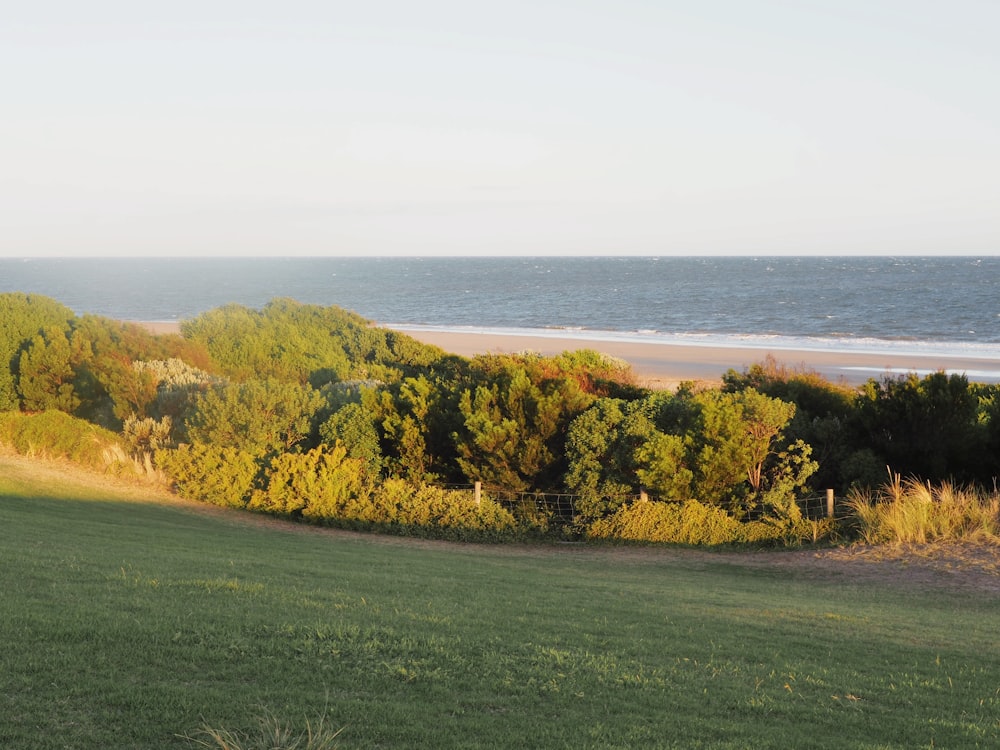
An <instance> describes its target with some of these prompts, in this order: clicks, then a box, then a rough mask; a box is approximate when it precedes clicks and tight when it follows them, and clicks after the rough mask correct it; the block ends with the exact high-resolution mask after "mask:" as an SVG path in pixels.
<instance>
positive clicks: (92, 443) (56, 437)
mask: <svg viewBox="0 0 1000 750" xmlns="http://www.w3.org/2000/svg"><path fill="white" fill-rule="evenodd" d="M0 443H3V444H6V445H9V446H10V447H11V448H13V449H14V450H16V451H17V452H18V453H21V454H22V455H25V456H41V457H44V458H62V459H68V460H70V461H73V462H74V463H78V464H80V465H82V466H85V467H86V468H88V469H96V470H97V471H101V472H111V473H115V474H122V473H126V474H129V473H134V472H135V466H134V464H133V462H132V461H131V460H130V459H129V458H128V456H127V454H126V451H125V450H124V447H123V446H122V443H121V440H120V439H119V438H118V436H117V435H115V433H113V432H111V431H109V430H105V429H104V428H102V427H98V426H96V425H93V424H90V423H89V422H86V421H84V420H82V419H78V418H76V417H73V416H70V415H69V414H66V413H65V412H62V411H54V410H53V411H44V412H40V413H38V414H23V413H21V412H3V413H0Z"/></svg>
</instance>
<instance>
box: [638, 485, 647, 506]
mask: <svg viewBox="0 0 1000 750" xmlns="http://www.w3.org/2000/svg"><path fill="white" fill-rule="evenodd" d="M648 500H649V495H647V494H646V488H645V487H640V488H639V502H640V503H645V502H647V501H648Z"/></svg>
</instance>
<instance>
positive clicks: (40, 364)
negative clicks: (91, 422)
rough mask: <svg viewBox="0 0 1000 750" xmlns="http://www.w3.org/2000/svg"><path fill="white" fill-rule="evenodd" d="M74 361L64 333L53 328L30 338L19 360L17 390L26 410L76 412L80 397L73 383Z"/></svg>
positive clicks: (68, 341)
mask: <svg viewBox="0 0 1000 750" xmlns="http://www.w3.org/2000/svg"><path fill="white" fill-rule="evenodd" d="M74 359H75V358H74V356H73V350H72V349H71V347H70V340H69V338H68V337H67V336H66V332H65V331H64V330H63V329H61V328H56V327H54V326H53V327H51V328H46V329H45V330H44V331H42V333H39V334H37V335H35V336H34V337H32V339H31V342H30V343H29V344H28V345H27V347H26V348H25V350H24V352H23V353H22V354H21V357H20V359H19V360H18V372H19V374H20V377H19V378H18V390H19V391H20V395H21V402H22V403H23V405H24V409H25V410H27V411H45V410H47V409H58V410H60V411H64V412H66V413H67V414H72V413H73V412H74V411H76V409H77V407H78V406H79V405H80V397H79V396H78V395H77V393H76V391H75V388H74V382H73V381H74V378H75V372H74V367H73V366H74V364H75V362H74Z"/></svg>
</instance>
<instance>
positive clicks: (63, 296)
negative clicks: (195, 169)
mask: <svg viewBox="0 0 1000 750" xmlns="http://www.w3.org/2000/svg"><path fill="white" fill-rule="evenodd" d="M998 282H1000V257H981V258H977V257H961V258H956V257H947V258H945V257H930V258H911V257H902V258H890V257H863V258H857V257H828V258H821V257H800V258H794V257H791V258H789V257H758V258H749V257H741V258H736V257H726V258H717V257H712V258H693V257H684V258H677V257H661V258H651V257H627V258H550V257H545V258H283V259H279V258H242V259H241V258H200V259H192V258H183V259H167V258H153V259H140V258H134V259H120V258H114V259H111V258H106V259H94V258H91V259H70V258H64V259H25V260H21V259H0V292H5V291H23V292H30V293H37V294H44V295H47V296H50V297H53V298H55V299H57V300H59V301H61V302H63V303H64V304H66V305H67V306H69V307H70V308H72V309H73V310H74V311H76V312H77V313H96V314H99V315H106V316H109V317H114V318H121V319H128V320H181V319H185V318H191V317H193V316H195V315H198V314H199V313H201V312H204V311H206V310H209V309H212V308H215V307H218V306H221V305H224V304H226V303H229V302H236V303H240V304H243V305H247V306H249V307H254V308H259V307H261V306H263V305H264V304H266V303H267V302H268V301H269V300H270V299H273V298H275V297H291V298H294V299H296V300H299V301H300V302H305V303H314V304H320V305H339V306H341V307H344V308H347V309H349V310H353V311H355V312H357V313H359V314H361V315H363V316H364V317H366V318H369V319H372V320H374V321H376V322H378V323H380V324H384V325H394V326H398V327H403V328H407V327H409V328H419V327H431V328H441V329H458V330H497V331H515V330H529V331H532V332H534V331H538V330H542V331H548V332H558V333H559V334H560V335H571V336H575V337H578V338H581V339H587V338H600V337H605V338H607V337H617V338H627V339H634V340H659V341H672V340H678V339H679V340H683V341H686V342H699V341H701V342H704V343H707V344H718V345H725V344H727V343H729V344H735V343H740V344H751V345H753V344H754V343H757V342H759V343H761V344H762V345H765V344H766V345H767V346H769V347H771V348H785V347H787V348H801V347H804V346H805V347H818V348H834V349H836V348H850V349H871V350H878V351H880V350H904V351H924V352H926V351H932V352H946V353H954V354H971V355H976V354H982V355H983V356H998V355H1000V293H998V290H1000V284H998Z"/></svg>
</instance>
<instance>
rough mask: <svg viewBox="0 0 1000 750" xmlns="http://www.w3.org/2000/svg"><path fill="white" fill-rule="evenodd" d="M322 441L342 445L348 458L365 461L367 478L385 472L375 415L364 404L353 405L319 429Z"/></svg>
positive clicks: (340, 410) (363, 463) (335, 413)
mask: <svg viewBox="0 0 1000 750" xmlns="http://www.w3.org/2000/svg"><path fill="white" fill-rule="evenodd" d="M319 435H320V439H322V441H323V442H324V443H325V444H326V445H328V446H335V445H338V444H339V445H341V446H343V447H344V449H345V450H346V451H347V455H348V456H350V457H351V458H353V459H356V460H358V461H360V462H361V464H362V466H363V467H364V469H365V472H366V474H367V476H369V477H371V478H372V479H375V478H377V477H378V476H379V475H380V474H381V473H382V446H381V444H380V441H379V431H378V428H377V427H376V426H375V421H374V420H373V419H372V414H371V412H370V411H369V410H368V409H366V408H365V407H364V406H362V405H361V404H360V403H349V404H345V405H344V406H342V407H341V408H340V409H338V410H337V411H335V412H334V413H333V414H331V415H330V417H329V418H328V419H327V420H326V421H325V422H324V423H323V424H322V425H321V426H320V428H319Z"/></svg>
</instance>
